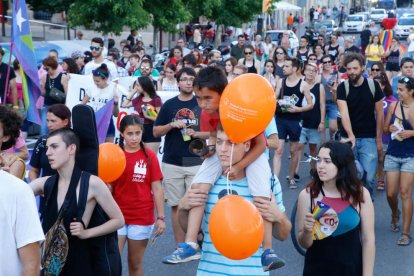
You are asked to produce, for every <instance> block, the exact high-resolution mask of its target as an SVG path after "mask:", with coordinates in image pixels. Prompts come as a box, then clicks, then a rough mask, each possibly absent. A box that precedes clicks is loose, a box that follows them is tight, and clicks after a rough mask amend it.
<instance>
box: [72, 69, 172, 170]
mask: <svg viewBox="0 0 414 276" xmlns="http://www.w3.org/2000/svg"><path fill="white" fill-rule="evenodd" d="M135 80H137V77H122V78H119V79H118V97H119V103H118V105H119V112H123V111H124V112H126V113H127V114H132V113H137V112H136V111H135V110H134V108H133V107H129V108H122V107H121V103H122V102H123V101H124V99H125V98H126V97H127V96H128V93H129V91H130V89H131V88H132V85H133V84H134V81H135ZM89 89H95V84H94V82H93V78H92V75H88V76H85V75H76V74H70V79H69V83H68V93H67V96H66V106H67V107H68V108H69V109H70V110H72V108H73V107H74V106H75V105H77V104H80V103H81V101H82V99H83V97H85V95H86V91H88V90H89ZM157 94H158V96H160V97H161V100H162V102H163V103H165V102H166V101H167V100H169V99H171V98H173V97H175V96H177V95H178V94H179V93H178V92H170V91H157ZM137 95H138V94H135V97H136V96H137ZM112 119H113V121H114V124H115V142H118V139H119V131H118V129H117V127H116V121H117V118H116V117H113V118H112ZM163 146H164V137H162V138H161V144H160V148H159V149H158V160H159V161H160V162H161V159H162V154H163Z"/></svg>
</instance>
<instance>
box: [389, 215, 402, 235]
mask: <svg viewBox="0 0 414 276" xmlns="http://www.w3.org/2000/svg"><path fill="white" fill-rule="evenodd" d="M400 214H401V211H400V210H398V211H397V214H396V215H391V225H390V230H391V232H394V233H397V232H400V226H399V225H398V222H399V220H400ZM394 222H395V223H394Z"/></svg>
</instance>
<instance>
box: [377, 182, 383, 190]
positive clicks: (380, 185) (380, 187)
mask: <svg viewBox="0 0 414 276" xmlns="http://www.w3.org/2000/svg"><path fill="white" fill-rule="evenodd" d="M377 190H378V191H384V190H385V183H384V181H383V180H378V186H377Z"/></svg>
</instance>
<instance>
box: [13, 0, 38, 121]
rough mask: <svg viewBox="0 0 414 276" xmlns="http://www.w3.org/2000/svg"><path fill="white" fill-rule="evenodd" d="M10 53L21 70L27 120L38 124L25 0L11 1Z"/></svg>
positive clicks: (36, 92) (35, 82)
mask: <svg viewBox="0 0 414 276" xmlns="http://www.w3.org/2000/svg"><path fill="white" fill-rule="evenodd" d="M12 53H13V55H14V56H15V57H16V58H17V59H18V60H19V63H20V67H21V68H22V71H21V72H23V74H22V83H23V95H24V102H25V109H26V111H27V120H28V121H30V122H33V123H36V124H39V125H40V124H41V120H40V116H39V112H38V111H37V109H36V101H37V99H38V98H39V96H40V82H39V77H38V75H37V63H36V57H35V52H34V48H33V41H32V33H31V31H30V24H29V16H28V14H27V7H26V1H25V0H14V1H13V26H12V36H11V45H10V55H11V54H12Z"/></svg>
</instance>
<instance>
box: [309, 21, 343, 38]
mask: <svg viewBox="0 0 414 276" xmlns="http://www.w3.org/2000/svg"><path fill="white" fill-rule="evenodd" d="M314 28H315V30H316V31H317V32H318V33H325V35H327V36H330V35H331V34H332V33H335V32H336V31H337V30H338V26H337V25H336V22H335V20H323V21H321V22H316V23H315V26H314Z"/></svg>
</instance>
